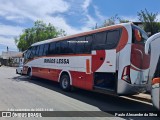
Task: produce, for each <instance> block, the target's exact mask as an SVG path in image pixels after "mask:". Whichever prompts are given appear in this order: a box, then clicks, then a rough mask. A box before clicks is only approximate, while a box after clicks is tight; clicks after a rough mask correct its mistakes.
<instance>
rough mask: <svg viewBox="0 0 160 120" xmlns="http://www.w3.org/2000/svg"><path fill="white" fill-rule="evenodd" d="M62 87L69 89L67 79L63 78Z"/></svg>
mask: <svg viewBox="0 0 160 120" xmlns="http://www.w3.org/2000/svg"><path fill="white" fill-rule="evenodd" d="M62 87H63V88H64V89H65V88H67V87H68V80H67V78H63V80H62Z"/></svg>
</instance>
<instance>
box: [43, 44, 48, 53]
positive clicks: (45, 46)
mask: <svg viewBox="0 0 160 120" xmlns="http://www.w3.org/2000/svg"><path fill="white" fill-rule="evenodd" d="M48 47H49V44H45V45H44V51H43V55H44V56H46V55H48Z"/></svg>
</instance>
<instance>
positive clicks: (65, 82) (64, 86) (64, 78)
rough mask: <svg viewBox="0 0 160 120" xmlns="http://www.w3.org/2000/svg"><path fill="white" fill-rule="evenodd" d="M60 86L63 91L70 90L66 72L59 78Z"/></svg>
mask: <svg viewBox="0 0 160 120" xmlns="http://www.w3.org/2000/svg"><path fill="white" fill-rule="evenodd" d="M60 86H61V88H62V90H64V91H70V90H71V85H70V79H69V76H68V75H66V74H64V75H62V77H61V79H60Z"/></svg>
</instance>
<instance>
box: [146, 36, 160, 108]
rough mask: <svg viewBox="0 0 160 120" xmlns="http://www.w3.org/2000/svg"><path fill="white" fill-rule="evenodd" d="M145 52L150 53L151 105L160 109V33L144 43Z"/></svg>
mask: <svg viewBox="0 0 160 120" xmlns="http://www.w3.org/2000/svg"><path fill="white" fill-rule="evenodd" d="M145 53H146V54H150V56H151V59H150V71H149V83H150V86H151V96H152V102H153V105H154V106H155V107H156V108H157V109H160V33H157V34H155V35H153V36H151V37H150V38H149V39H148V40H147V42H146V44H145Z"/></svg>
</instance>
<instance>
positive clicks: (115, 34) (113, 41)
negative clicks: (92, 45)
mask: <svg viewBox="0 0 160 120" xmlns="http://www.w3.org/2000/svg"><path fill="white" fill-rule="evenodd" d="M119 39H120V32H119V30H113V31H108V32H107V40H106V44H107V45H106V47H107V48H108V49H113V48H115V47H116V46H117V44H118V42H119Z"/></svg>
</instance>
